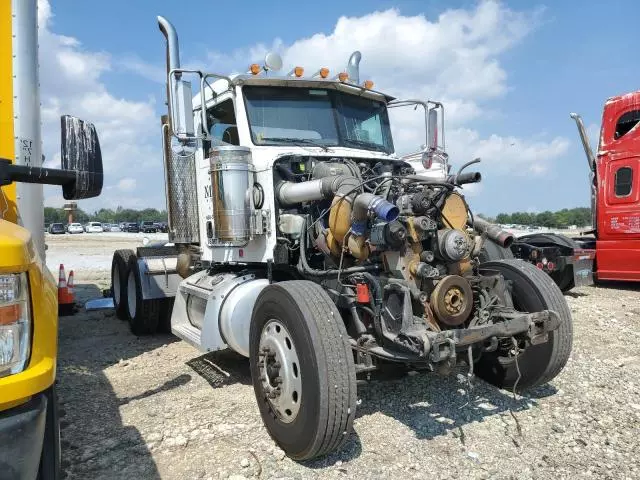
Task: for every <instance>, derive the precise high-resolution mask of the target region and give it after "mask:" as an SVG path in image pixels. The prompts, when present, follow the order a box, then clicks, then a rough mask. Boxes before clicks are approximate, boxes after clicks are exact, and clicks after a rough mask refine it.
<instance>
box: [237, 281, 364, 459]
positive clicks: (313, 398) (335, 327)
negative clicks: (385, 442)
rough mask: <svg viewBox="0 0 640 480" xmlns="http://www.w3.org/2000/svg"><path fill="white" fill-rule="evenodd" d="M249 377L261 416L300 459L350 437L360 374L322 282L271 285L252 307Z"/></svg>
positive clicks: (328, 449) (335, 446) (333, 447)
mask: <svg viewBox="0 0 640 480" xmlns="http://www.w3.org/2000/svg"><path fill="white" fill-rule="evenodd" d="M249 338H250V340H249V350H250V354H249V363H250V367H251V377H252V380H253V388H254V391H255V395H256V399H257V402H258V407H259V408H260V414H261V416H262V420H263V422H264V424H265V426H266V427H267V430H268V432H269V434H270V435H271V437H272V438H273V439H274V440H275V442H276V443H277V444H278V445H279V446H280V447H281V448H282V449H283V450H284V451H285V452H286V453H287V455H289V456H290V457H291V458H293V459H295V460H309V459H312V458H315V457H320V456H323V455H326V454H328V453H331V452H332V451H334V450H336V449H338V448H340V447H341V446H342V445H343V444H344V443H345V441H346V440H347V438H348V436H349V433H350V432H351V430H352V427H353V419H354V416H355V411H356V375H355V366H354V363H353V354H352V351H351V347H350V345H349V341H348V335H347V332H346V329H345V326H344V323H343V321H342V318H341V316H340V313H339V312H338V310H337V308H336V306H335V305H334V303H333V302H332V301H331V298H329V295H327V293H326V292H325V291H324V290H323V289H322V287H320V286H319V285H317V284H315V283H313V282H310V281H287V282H280V283H275V284H272V285H269V286H267V287H266V288H265V289H264V290H263V291H262V292H261V293H260V295H259V296H258V298H257V300H256V304H255V306H254V309H253V316H252V319H251V327H250V337H249Z"/></svg>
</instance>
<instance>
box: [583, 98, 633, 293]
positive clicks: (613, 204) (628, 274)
mask: <svg viewBox="0 0 640 480" xmlns="http://www.w3.org/2000/svg"><path fill="white" fill-rule="evenodd" d="M571 117H572V118H573V119H574V120H575V122H576V125H577V126H578V132H579V133H580V138H581V140H582V145H583V147H584V151H585V154H586V156H587V160H588V162H589V168H590V170H591V211H592V215H593V230H592V231H591V232H588V233H590V234H592V235H593V236H588V237H580V238H575V239H574V240H575V241H576V242H577V243H578V244H579V245H580V246H581V247H582V248H595V250H596V260H595V265H594V274H595V277H596V279H597V280H622V281H635V282H638V281H640V91H638V92H633V93H627V94H625V95H621V96H617V97H612V98H609V99H608V100H607V101H606V102H605V105H604V111H603V113H602V126H601V130H600V141H599V143H598V151H597V156H594V154H593V151H592V150H591V144H590V143H589V138H588V136H587V132H586V130H585V128H584V124H583V122H582V119H581V118H580V116H579V115H577V114H575V113H572V114H571Z"/></svg>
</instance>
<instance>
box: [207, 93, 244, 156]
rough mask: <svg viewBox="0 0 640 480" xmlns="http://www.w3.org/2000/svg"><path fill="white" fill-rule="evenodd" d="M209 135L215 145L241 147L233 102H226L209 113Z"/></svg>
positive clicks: (214, 107)
mask: <svg viewBox="0 0 640 480" xmlns="http://www.w3.org/2000/svg"><path fill="white" fill-rule="evenodd" d="M207 117H208V123H209V135H211V137H212V138H213V144H214V145H223V144H225V143H226V144H231V145H240V140H239V139H238V127H237V126H236V114H235V111H234V109H233V100H225V101H224V102H222V103H219V104H218V105H215V106H213V107H211V108H210V109H209V110H208V111H207Z"/></svg>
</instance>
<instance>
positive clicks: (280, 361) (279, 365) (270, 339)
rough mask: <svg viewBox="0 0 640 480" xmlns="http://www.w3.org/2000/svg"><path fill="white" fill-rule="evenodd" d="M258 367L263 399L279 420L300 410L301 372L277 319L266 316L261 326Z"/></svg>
mask: <svg viewBox="0 0 640 480" xmlns="http://www.w3.org/2000/svg"><path fill="white" fill-rule="evenodd" d="M258 370H259V374H260V383H261V384H262V390H263V392H264V396H265V399H266V400H267V403H268V404H269V406H270V407H271V409H272V410H273V412H274V413H275V414H276V415H277V417H278V418H279V419H280V420H281V421H282V422H283V423H291V422H293V421H294V420H295V419H296V417H297V416H298V412H299V411H300V402H301V397H302V372H301V371H300V361H299V359H298V352H297V351H296V346H295V345H294V343H293V340H292V338H291V335H290V334H289V331H288V330H287V329H286V328H285V326H284V325H283V324H282V323H281V322H280V321H279V320H275V319H271V320H269V321H268V322H267V323H266V325H265V326H264V328H263V329H262V333H261V334H260V345H259V351H258Z"/></svg>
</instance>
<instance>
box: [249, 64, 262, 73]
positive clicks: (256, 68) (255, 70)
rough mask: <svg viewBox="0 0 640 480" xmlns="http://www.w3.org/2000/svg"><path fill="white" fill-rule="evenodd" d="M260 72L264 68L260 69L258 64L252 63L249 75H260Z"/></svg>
mask: <svg viewBox="0 0 640 480" xmlns="http://www.w3.org/2000/svg"><path fill="white" fill-rule="evenodd" d="M260 70H262V68H260V65H258V64H257V63H252V64H251V65H250V66H249V73H251V75H258V74H259V73H260Z"/></svg>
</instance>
